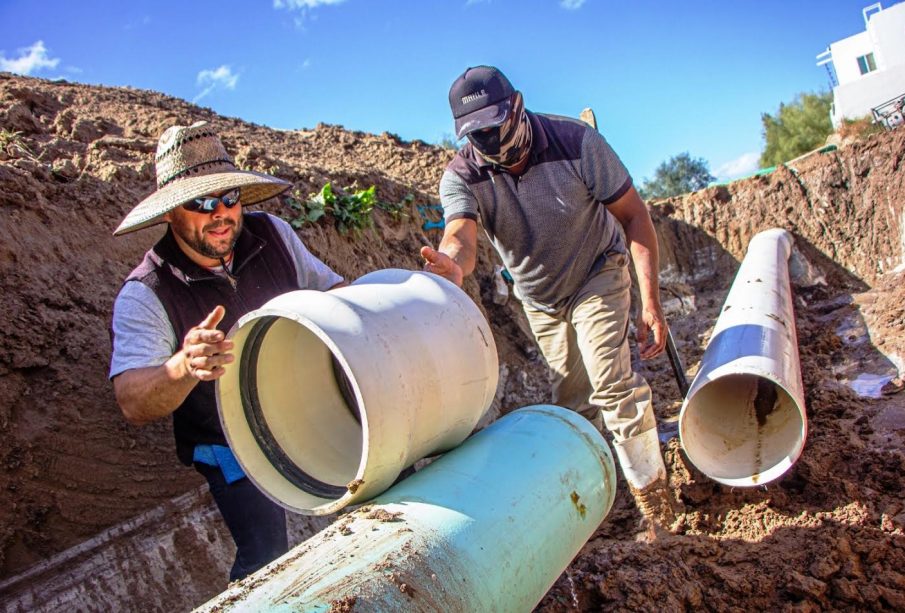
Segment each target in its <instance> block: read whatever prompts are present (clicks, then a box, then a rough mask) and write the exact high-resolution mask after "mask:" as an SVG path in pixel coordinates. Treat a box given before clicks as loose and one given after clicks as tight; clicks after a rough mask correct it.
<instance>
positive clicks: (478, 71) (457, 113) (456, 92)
mask: <svg viewBox="0 0 905 613" xmlns="http://www.w3.org/2000/svg"><path fill="white" fill-rule="evenodd" d="M514 93H515V89H513V87H512V83H510V82H509V79H507V78H506V75H504V74H503V73H502V72H500V71H499V70H497V69H496V68H494V67H493V66H475V67H473V68H469V69H467V70H466V71H465V72H463V73H462V74H461V76H459V78H458V79H456V80H455V82H454V83H453V84H452V87H450V88H449V108H450V109H452V114H453V118H454V119H455V120H456V138H462V137H463V136H465V135H466V134H468V133H469V132H474V131H475V130H483V129H484V128H494V127H496V126H499V125H501V124H502V123H503V122H504V121H506V118H507V117H509V111H510V109H511V108H512V94H514Z"/></svg>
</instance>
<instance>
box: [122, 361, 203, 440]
mask: <svg viewBox="0 0 905 613" xmlns="http://www.w3.org/2000/svg"><path fill="white" fill-rule="evenodd" d="M197 384H198V379H196V378H195V377H193V376H192V375H191V374H190V373H189V371H188V368H187V367H186V363H185V357H184V355H183V353H182V352H181V351H179V352H177V353H176V354H174V355H173V356H172V357H171V358H170V359H169V360H167V361H166V362H164V363H163V364H161V365H160V366H150V367H147V368H134V369H132V370H127V371H125V372H123V373H121V374H119V375H117V376H116V377H114V379H113V391H114V393H115V394H116V401H117V402H118V403H119V406H120V408H121V409H122V411H123V415H124V416H125V418H126V420H127V421H128V422H129V423H131V424H134V425H143V424H147V423H150V422H152V421H155V420H157V419H160V418H162V417H166V416H167V415H169V414H170V413H172V412H173V411H175V410H176V409H177V408H178V407H179V405H181V404H182V403H183V401H184V400H185V398H186V396H188V395H189V393H190V392H191V391H192V390H193V389H194V388H195V385H197Z"/></svg>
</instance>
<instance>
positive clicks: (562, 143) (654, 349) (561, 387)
mask: <svg viewBox="0 0 905 613" xmlns="http://www.w3.org/2000/svg"><path fill="white" fill-rule="evenodd" d="M449 104H450V108H451V110H452V113H453V118H454V119H455V124H456V137H457V138H463V137H467V139H468V142H467V143H466V144H465V145H464V146H463V147H462V148H461V149H460V150H459V151H458V153H457V154H456V156H455V158H453V160H452V161H451V162H450V163H449V165H448V166H447V168H446V171H445V172H444V173H443V178H442V179H441V181H440V200H441V203H442V205H443V209H444V216H445V219H446V226H445V229H444V234H443V238H442V240H441V242H440V245H439V249H438V250H434V249H431V248H430V247H424V248H422V250H421V255H422V257H424V259H425V261H426V264H425V269H426V270H428V271H431V272H435V273H437V274H440V275H442V276H444V277H447V278H448V279H450V280H451V281H453V282H455V283H457V284H459V285H461V284H462V278H463V277H464V276H466V275H468V274H471V272H472V271H473V270H474V267H475V258H476V251H477V228H478V225H477V220H478V218H480V219H481V222H482V224H483V227H484V231H485V232H486V233H487V236H488V238H489V239H490V241H491V242H492V243H493V245H494V247H495V248H496V250H497V252H498V253H499V254H500V257H501V258H502V260H503V262H504V264H505V265H506V267H507V268H508V270H509V272H510V274H511V275H512V277H513V279H514V281H515V289H516V292H517V294H518V295H519V297H520V298H521V299H522V305H523V308H524V311H525V314H526V315H527V317H528V322H529V323H530V325H531V330H532V332H533V334H534V336H535V339H536V340H537V342H538V345H539V346H540V348H541V351H542V352H543V354H544V357H545V358H546V359H547V362H548V363H549V365H550V367H551V369H552V375H553V376H552V382H553V402H554V403H555V404H559V405H562V406H565V407H569V408H571V409H573V410H576V411H579V412H580V413H581V414H582V415H584V416H585V417H587V418H588V419H589V420H591V421H592V422H593V423H594V424H595V425H596V426H597V427H598V428H601V418H602V422H603V424H604V425H606V427H607V428H608V429H609V430H610V431H611V432H612V434H613V438H614V444H613V447H614V449H615V451H616V456H617V457H618V458H619V463H620V465H621V466H622V472H623V474H624V475H625V477H626V481H627V482H628V484H629V488H630V489H631V491H632V494H633V496H634V498H635V502H636V503H637V505H638V507H639V510H640V511H641V513H642V515H643V516H644V517H645V518H646V519H647V520H648V521H652V522H654V523H655V524H659V525H661V526H668V525H669V524H671V522H672V521H673V520H674V519H675V512H674V501H673V499H672V497H671V494H670V492H669V490H668V487H667V484H666V467H665V464H664V462H663V456H662V454H661V452H660V445H659V440H658V437H657V423H656V419H655V417H654V412H653V407H652V405H651V391H650V387H648V385H647V382H646V381H645V380H644V379H643V378H642V377H641V376H640V375H639V374H638V373H635V372H633V371H632V367H631V361H630V354H629V346H628V326H629V316H628V311H629V302H630V299H629V290H630V285H631V280H630V276H629V272H628V262H629V254H631V259H632V261H633V263H634V267H635V271H636V273H637V278H638V285H639V291H640V294H641V309H640V311H641V316H640V317H639V319H638V322H637V331H638V334H637V336H638V341H639V350H640V354H641V357H642V358H644V359H647V358H652V357H654V356H656V355H658V354H659V353H661V352H662V351H663V349H664V347H665V345H666V334H667V328H666V321H665V318H664V316H663V310H662V307H661V306H660V297H659V286H658V280H657V272H658V271H657V267H658V261H657V237H656V234H655V232H654V227H653V224H652V222H651V218H650V214H649V213H648V211H647V208H646V206H645V205H644V202H643V201H642V200H641V198H640V197H639V196H638V193H637V192H636V191H635V189H634V187H632V180H631V177H630V176H629V174H628V172H627V171H626V169H625V167H624V166H623V165H622V162H621V161H620V160H619V158H618V157H617V156H616V154H615V153H614V152H613V150H612V149H611V148H610V146H609V145H608V144H607V142H606V141H605V140H604V138H603V137H602V136H601V135H600V134H599V133H598V132H597V131H596V130H594V129H591V127H590V126H588V125H587V124H585V123H584V122H581V121H578V120H574V119H568V118H565V117H557V116H554V115H542V114H537V113H531V112H529V111H527V110H526V109H525V106H524V102H523V100H522V94H521V92H518V91H516V90H515V89H514V88H513V87H512V84H511V83H510V82H509V80H508V79H507V78H506V76H505V75H504V74H503V73H502V72H500V71H499V70H498V69H496V68H494V67H492V66H478V67H475V68H469V69H468V70H466V71H465V72H464V73H463V74H462V75H461V76H459V78H458V79H456V81H455V82H454V83H453V85H452V87H451V88H450V91H449ZM650 527H651V528H653V525H651V526H650Z"/></svg>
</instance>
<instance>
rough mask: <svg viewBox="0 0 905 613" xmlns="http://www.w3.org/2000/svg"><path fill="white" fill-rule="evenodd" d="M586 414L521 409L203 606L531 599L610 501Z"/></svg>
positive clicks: (420, 604)
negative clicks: (584, 416)
mask: <svg viewBox="0 0 905 613" xmlns="http://www.w3.org/2000/svg"><path fill="white" fill-rule="evenodd" d="M615 491H616V471H615V466H614V464H613V458H612V456H611V455H610V450H609V447H608V446H607V444H606V441H604V439H603V437H602V436H601V435H600V433H599V432H598V431H597V430H596V429H595V428H594V427H593V426H592V425H591V424H590V423H589V422H588V421H587V420H586V419H584V418H583V417H581V416H580V415H578V414H577V413H575V412H574V411H569V410H566V409H563V408H560V407H555V406H550V405H538V406H531V407H526V408H523V409H519V410H517V411H513V412H512V413H510V414H508V415H506V416H504V417H502V418H501V419H499V420H498V421H496V422H494V423H493V424H491V425H490V426H488V427H487V428H485V429H484V430H482V431H480V432H479V433H477V434H475V435H474V436H472V437H471V438H469V439H468V440H467V441H466V442H465V443H464V444H462V445H461V446H460V447H458V448H456V449H454V450H453V451H450V452H449V453H447V454H446V455H444V456H443V457H442V458H440V459H439V460H437V461H435V462H433V463H431V464H430V465H428V466H427V467H425V468H423V469H422V470H420V471H418V472H417V473H415V474H414V475H413V476H411V477H409V478H407V479H405V480H404V481H402V482H400V483H398V484H397V485H394V486H393V487H392V488H391V489H389V490H388V491H386V492H384V493H383V494H382V495H380V496H379V497H377V498H376V499H374V500H373V501H372V503H370V504H367V505H365V506H364V507H362V508H359V509H357V510H355V511H353V512H351V513H348V514H346V515H343V516H342V517H341V518H340V519H338V520H337V521H336V522H335V523H334V524H333V525H331V526H330V527H328V528H327V529H326V530H323V531H321V532H320V533H318V534H316V535H314V536H313V537H311V538H310V539H309V540H307V541H305V542H304V543H302V544H301V545H299V546H298V547H296V548H295V549H293V550H292V551H290V552H289V553H287V554H286V555H284V556H283V557H281V558H279V559H277V560H275V561H274V562H272V563H271V564H270V565H268V566H266V567H264V568H263V569H261V570H259V571H258V572H257V573H255V574H253V575H252V576H250V577H248V578H247V579H245V580H243V581H241V582H239V583H236V584H234V585H233V586H232V587H230V588H229V589H228V590H226V591H225V592H223V593H222V594H220V595H219V596H218V597H217V598H215V599H213V600H211V601H210V602H208V603H206V604H205V605H203V606H202V607H201V608H200V609H199V610H200V611H211V612H212V611H232V612H239V611H254V612H257V611H328V610H341V611H376V612H380V613H383V612H384V611H442V612H447V611H450V612H453V611H463V612H464V611H496V612H501V613H502V612H506V611H513V612H522V611H530V610H532V609H533V608H534V606H535V605H536V604H537V603H538V602H539V601H540V600H541V598H543V596H544V594H545V593H546V592H547V590H548V589H550V586H551V585H553V583H554V582H555V581H556V579H557V577H559V576H560V574H562V572H563V570H565V568H566V567H567V566H568V565H569V563H570V562H571V560H572V559H573V558H574V557H575V555H577V554H578V552H579V550H580V549H581V547H582V546H583V545H584V544H585V542H587V540H588V539H589V538H590V537H591V535H592V534H593V533H594V531H595V530H596V529H597V527H598V526H599V525H600V522H601V521H603V519H604V517H606V514H607V513H608V512H609V510H610V508H611V507H612V506H613V498H614V495H615Z"/></svg>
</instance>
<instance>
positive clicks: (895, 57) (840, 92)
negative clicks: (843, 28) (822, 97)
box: [817, 2, 905, 127]
mask: <svg viewBox="0 0 905 613" xmlns="http://www.w3.org/2000/svg"><path fill="white" fill-rule="evenodd" d="M862 13H863V14H864V25H865V31H864V32H860V33H859V34H855V35H854V36H849V37H848V38H844V39H842V40H840V41H837V42H835V43H832V44H831V45H830V46H829V48H827V50H826V51H824V52H823V53H821V54H820V55H818V56H817V59H818V62H817V65H818V66H823V65H826V67H827V70H828V71H829V73H830V80H831V82H832V84H833V108H832V111H831V116H832V120H833V125H834V126H837V127H838V126H839V125H840V124H841V123H842V120H843V119H857V118H860V117H864V116H865V115H871V114H872V113H873V115H874V117H875V118H876V119H878V120H881V121H884V122H885V123H886V124H887V125H888V126H891V125H897V124H899V123H901V122H902V121H903V117H902V103H903V101H905V3H898V4H894V5H893V6H890V7H888V8H885V9H884V8H883V7H882V5H881V3H879V2H877V3H876V4H872V5H870V6H868V7H866V8H864V10H863V11H862Z"/></svg>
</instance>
